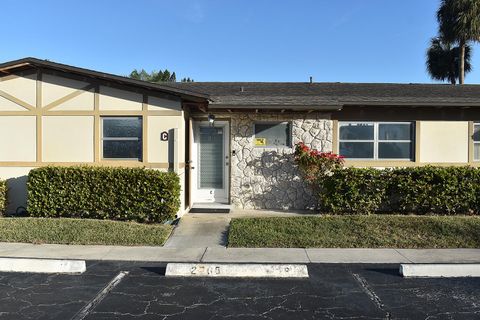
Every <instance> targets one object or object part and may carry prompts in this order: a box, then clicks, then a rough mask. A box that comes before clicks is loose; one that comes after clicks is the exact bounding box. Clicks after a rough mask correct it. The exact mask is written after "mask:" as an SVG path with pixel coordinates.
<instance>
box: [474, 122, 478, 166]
mask: <svg viewBox="0 0 480 320" xmlns="http://www.w3.org/2000/svg"><path fill="white" fill-rule="evenodd" d="M473 159H474V160H476V161H478V160H480V122H476V123H475V124H474V125H473Z"/></svg>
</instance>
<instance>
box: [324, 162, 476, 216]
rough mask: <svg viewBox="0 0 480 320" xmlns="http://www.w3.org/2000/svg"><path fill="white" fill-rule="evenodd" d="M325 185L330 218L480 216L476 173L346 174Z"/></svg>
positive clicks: (367, 170)
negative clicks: (337, 216) (386, 215)
mask: <svg viewBox="0 0 480 320" xmlns="http://www.w3.org/2000/svg"><path fill="white" fill-rule="evenodd" d="M319 184H320V190H321V191H320V194H319V206H320V209H321V210H322V211H324V212H330V213H347V214H369V213H391V212H393V213H403V214H410V213H415V214H447V215H454V214H479V213H480V170H479V169H476V168H472V167H432V166H426V167H415V168H396V169H384V170H381V169H370V168H345V169H340V170H335V172H334V173H333V175H331V176H325V177H322V178H321V180H319Z"/></svg>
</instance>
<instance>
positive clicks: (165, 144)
mask: <svg viewBox="0 0 480 320" xmlns="http://www.w3.org/2000/svg"><path fill="white" fill-rule="evenodd" d="M147 121H148V161H149V162H171V161H172V155H171V152H172V148H171V144H172V143H173V140H172V139H173V136H172V131H171V130H172V129H174V128H177V129H178V139H177V146H178V159H179V161H180V162H184V159H185V121H184V119H183V115H182V116H149V117H148V120H147ZM164 131H166V132H168V133H169V139H168V141H162V140H161V139H160V134H161V133H162V132H164Z"/></svg>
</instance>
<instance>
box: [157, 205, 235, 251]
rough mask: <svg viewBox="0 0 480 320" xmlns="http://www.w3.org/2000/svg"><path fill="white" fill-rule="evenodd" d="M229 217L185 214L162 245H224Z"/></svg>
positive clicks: (191, 246) (196, 246)
mask: <svg viewBox="0 0 480 320" xmlns="http://www.w3.org/2000/svg"><path fill="white" fill-rule="evenodd" d="M230 219H231V216H230V215H228V214H210V213H207V214H198V213H196V214H187V215H185V216H183V217H182V218H181V219H180V222H179V224H178V225H177V226H176V227H175V229H174V230H173V232H172V234H171V235H170V238H169V239H168V240H167V242H166V243H165V245H164V247H166V248H182V249H183V248H198V247H225V246H226V245H227V232H228V226H229V225H230Z"/></svg>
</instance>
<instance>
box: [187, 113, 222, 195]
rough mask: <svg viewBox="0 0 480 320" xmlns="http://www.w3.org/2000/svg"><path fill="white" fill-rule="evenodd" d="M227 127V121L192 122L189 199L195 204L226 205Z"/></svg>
mask: <svg viewBox="0 0 480 320" xmlns="http://www.w3.org/2000/svg"><path fill="white" fill-rule="evenodd" d="M229 132H230V128H229V124H228V122H227V121H215V123H214V124H213V126H212V125H211V124H210V123H208V122H207V121H195V122H193V144H192V171H191V172H192V198H193V202H194V203H201V202H218V203H228V190H229V189H228V188H229V186H228V182H229V179H228V175H229V170H228V168H229V163H230V159H229V142H230V140H229V139H230V135H229Z"/></svg>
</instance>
